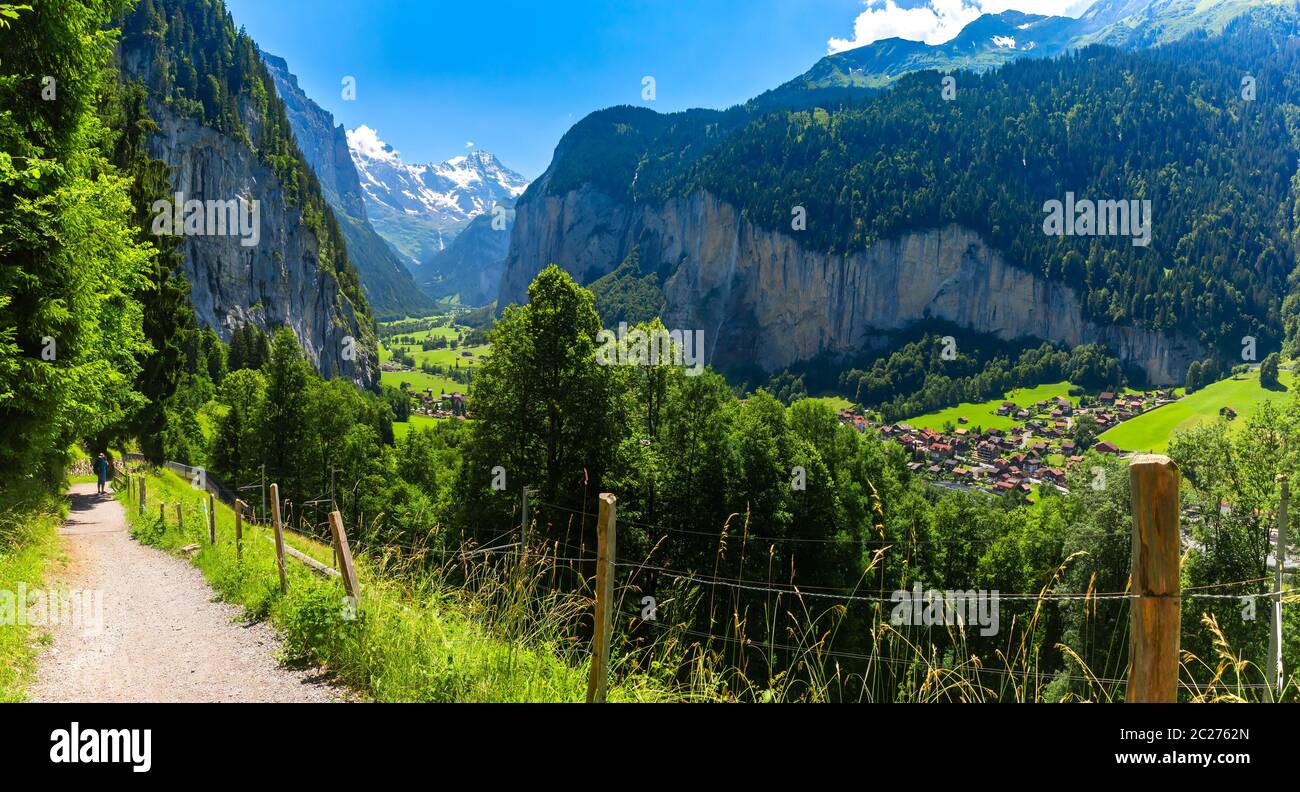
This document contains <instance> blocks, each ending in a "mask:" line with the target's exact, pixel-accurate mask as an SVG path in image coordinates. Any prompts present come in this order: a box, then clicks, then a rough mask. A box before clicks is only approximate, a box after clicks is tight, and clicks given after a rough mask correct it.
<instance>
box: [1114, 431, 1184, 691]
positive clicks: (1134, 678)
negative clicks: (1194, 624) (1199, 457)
mask: <svg viewBox="0 0 1300 792" xmlns="http://www.w3.org/2000/svg"><path fill="white" fill-rule="evenodd" d="M1128 470H1129V484H1130V487H1131V490H1132V492H1131V497H1132V501H1133V562H1132V570H1131V572H1130V576H1131V577H1130V579H1131V591H1132V593H1133V594H1136V595H1137V598H1136V599H1134V600H1131V602H1132V608H1131V614H1132V615H1131V620H1130V624H1129V661H1128V662H1129V675H1128V695H1127V696H1126V697H1125V700H1126V701H1129V702H1143V703H1172V702H1176V701H1177V700H1178V646H1179V637H1180V631H1181V605H1182V599H1181V589H1180V584H1179V580H1178V572H1179V569H1178V566H1179V548H1180V540H1181V536H1180V535H1179V528H1178V523H1179V503H1178V478H1179V477H1178V467H1177V466H1176V465H1174V463H1173V461H1171V460H1170V459H1169V457H1166V456H1160V455H1156V454H1145V455H1142V456H1137V457H1134V458H1133V460H1132V461H1130V462H1129V468H1128Z"/></svg>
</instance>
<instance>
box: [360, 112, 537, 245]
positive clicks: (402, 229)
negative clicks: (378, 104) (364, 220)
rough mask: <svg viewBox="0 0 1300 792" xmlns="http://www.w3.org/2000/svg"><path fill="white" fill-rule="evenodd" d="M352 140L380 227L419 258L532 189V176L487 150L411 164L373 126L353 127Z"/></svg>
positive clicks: (390, 239)
mask: <svg viewBox="0 0 1300 792" xmlns="http://www.w3.org/2000/svg"><path fill="white" fill-rule="evenodd" d="M347 139H348V149H349V150H350V151H351V153H352V161H353V162H354V163H355V164H356V167H357V174H358V175H359V176H360V178H361V188H362V192H363V194H364V196H365V201H366V208H367V209H368V211H369V213H370V215H371V218H372V222H373V223H374V226H375V228H376V230H378V231H379V233H380V234H381V235H383V236H384V238H385V239H387V240H388V242H389V243H390V244H392V245H393V246H394V247H395V248H397V250H398V251H399V252H401V253H402V254H404V255H405V256H406V257H408V258H409V259H411V260H413V261H415V262H420V261H423V260H425V259H427V257H428V256H429V255H430V254H431V253H433V252H436V251H438V250H441V249H443V248H444V247H445V246H446V245H447V243H448V242H450V240H451V239H452V238H453V237H455V235H456V234H457V233H459V232H460V230H461V229H463V228H464V227H465V226H466V225H468V224H469V222H470V221H471V220H473V219H474V218H475V217H478V216H479V215H481V214H483V213H485V212H489V211H491V209H492V206H493V204H494V203H496V202H497V201H498V200H502V199H511V200H512V199H514V198H518V197H519V196H520V195H522V194H523V192H524V190H525V189H527V188H528V180H527V179H525V178H524V177H523V176H520V175H519V174H518V173H516V172H514V171H512V170H510V169H509V168H507V167H506V166H504V165H502V164H501V161H500V160H498V159H497V158H496V157H495V156H493V155H492V154H491V153H490V152H487V151H482V150H476V151H472V152H470V153H469V154H466V155H462V156H458V157H452V158H451V159H449V160H447V161H446V162H441V163H430V164H424V165H410V164H407V163H405V162H403V161H402V158H401V155H400V154H399V153H398V152H397V151H396V150H395V149H394V148H393V147H392V146H390V145H388V144H387V143H385V142H384V141H383V140H382V139H381V138H380V137H379V133H378V132H377V131H376V130H374V129H372V128H370V127H368V126H364V125H362V126H359V127H357V128H356V129H353V130H349V131H348V133H347ZM512 202H513V200H512Z"/></svg>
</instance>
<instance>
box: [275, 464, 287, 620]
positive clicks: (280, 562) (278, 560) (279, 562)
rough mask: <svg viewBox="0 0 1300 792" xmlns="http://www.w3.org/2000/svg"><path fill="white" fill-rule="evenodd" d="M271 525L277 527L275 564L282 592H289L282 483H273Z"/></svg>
mask: <svg viewBox="0 0 1300 792" xmlns="http://www.w3.org/2000/svg"><path fill="white" fill-rule="evenodd" d="M271 525H272V526H273V527H274V529H275V565H276V568H277V569H279V570H280V593H281V594H288V593H289V578H288V577H286V576H285V571H284V530H283V529H282V528H281V527H280V485H279V484H272V485H271Z"/></svg>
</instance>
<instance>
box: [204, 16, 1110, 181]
mask: <svg viewBox="0 0 1300 792" xmlns="http://www.w3.org/2000/svg"><path fill="white" fill-rule="evenodd" d="M1084 2H1086V0H1084ZM1072 3H1073V4H1074V5H1078V4H1079V3H1080V0H868V2H863V0H689V1H682V2H679V1H678V0H618V1H617V2H604V1H602V0H531V1H529V2H525V1H523V0H477V1H476V2H447V0H365V2H358V0H311V1H310V2H305V1H304V0H274V1H273V2H268V0H226V5H227V6H228V7H229V9H230V12H231V14H232V15H233V16H234V19H235V24H236V25H240V26H243V27H245V28H246V29H247V30H248V32H249V34H250V35H251V36H252V37H253V39H254V40H255V41H257V43H258V44H259V45H260V46H261V47H262V48H263V49H265V50H267V51H268V52H272V53H275V54H277V55H280V56H282V57H284V58H285V59H286V60H287V61H288V62H289V68H290V69H291V70H292V71H293V72H294V73H295V74H296V75H298V79H299V82H300V83H301V85H302V86H303V88H304V90H306V92H307V94H308V95H309V96H311V97H312V98H313V99H315V100H316V101H317V103H319V104H320V105H321V106H322V107H324V108H326V109H327V110H329V111H331V112H333V113H334V116H335V119H336V120H337V121H338V122H339V123H342V124H345V125H346V126H347V127H348V128H349V129H352V128H355V127H357V126H360V125H362V124H365V125H367V126H370V127H372V128H374V129H375V130H377V131H378V133H379V135H380V137H382V138H383V139H384V140H385V141H386V142H388V143H389V144H391V145H392V146H393V147H394V148H396V149H397V150H398V151H399V152H401V155H402V158H403V159H404V160H405V161H407V162H411V163H420V162H432V161H442V160H445V159H448V158H450V157H453V156H456V155H458V154H463V153H465V152H466V151H467V150H468V146H467V143H470V142H472V143H473V144H474V146H475V147H476V148H481V149H487V150H490V151H492V152H493V153H495V154H496V155H497V156H499V157H500V158H501V160H502V162H504V163H505V164H506V165H507V166H509V167H511V168H513V169H515V170H517V171H519V172H520V173H522V174H524V175H525V176H527V177H529V178H536V177H537V176H539V175H541V172H542V171H543V170H545V169H546V166H547V165H548V164H549V163H550V159H551V152H552V151H553V150H554V148H555V144H556V143H557V142H558V141H559V139H560V137H561V136H562V135H563V134H564V132H565V131H566V130H568V128H569V127H570V126H572V125H573V124H574V123H575V122H577V121H578V120H580V119H581V118H582V117H583V116H585V115H587V114H588V113H590V112H592V111H593V110H597V109H600V108H602V107H608V106H611V105H615V104H642V103H643V101H642V99H641V80H642V77H644V76H646V75H651V76H653V77H654V78H655V80H656V87H657V94H658V96H657V98H656V100H655V101H654V102H649V103H645V104H647V105H648V106H649V107H652V108H654V109H656V110H660V111H662V112H671V111H674V110H681V109H685V108H688V107H726V106H729V105H732V104H736V103H738V102H742V101H745V100H746V99H749V98H751V97H753V96H756V95H758V94H760V93H762V92H763V91H765V90H767V89H768V88H772V87H775V86H777V85H779V84H781V83H783V82H785V81H786V80H789V79H791V78H792V77H795V76H797V75H799V74H801V73H802V72H804V71H805V70H807V69H808V67H810V66H812V64H813V63H815V62H816V61H817V59H818V58H820V57H822V56H823V55H825V54H826V53H827V52H828V51H829V50H830V49H832V48H834V49H842V48H844V47H847V46H857V45H860V44H862V43H866V42H867V41H870V40H871V39H873V38H879V37H884V36H886V35H903V36H905V37H907V38H917V39H934V38H939V39H943V37H944V36H948V33H947V31H948V29H949V28H952V27H953V26H954V25H957V29H958V30H959V29H960V24H964V23H963V22H961V20H962V19H965V18H966V17H971V18H973V15H975V14H978V13H979V10H980V7H981V6H993V5H996V6H998V7H997V8H994V9H988V8H985V9H984V10H1004V9H1005V8H1007V7H1015V8H1019V9H1020V10H1024V11H1040V12H1041V11H1048V10H1051V11H1057V10H1059V9H1058V8H1057V7H1064V6H1069V5H1071V4H1072ZM1046 7H1051V8H1050V9H1049V8H1046ZM358 8H364V9H365V11H364V13H363V12H360V11H358ZM955 32H956V31H955V30H954V31H953V35H955ZM948 37H951V36H948ZM833 39H834V40H836V41H835V42H834V43H832V40H833ZM346 76H352V77H355V79H356V100H355V101H344V100H343V99H342V97H341V90H342V85H341V81H342V80H343V79H344V77H346Z"/></svg>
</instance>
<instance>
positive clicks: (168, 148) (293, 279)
mask: <svg viewBox="0 0 1300 792" xmlns="http://www.w3.org/2000/svg"><path fill="white" fill-rule="evenodd" d="M121 26H122V36H121V44H120V48H119V52H120V62H121V66H122V78H123V79H124V80H126V81H139V82H141V83H143V84H144V85H145V86H146V87H147V90H148V95H149V101H148V107H149V110H150V114H151V115H152V116H153V120H154V121H155V122H156V123H157V126H158V130H157V131H156V132H155V133H154V134H153V135H151V136H150V139H149V145H150V151H151V154H152V155H153V156H154V157H156V158H158V159H160V160H162V161H163V162H165V163H166V164H167V165H169V166H170V167H171V169H172V171H171V187H172V188H173V190H174V191H175V192H178V193H181V194H182V195H183V197H184V200H187V201H188V200H192V199H197V200H203V201H230V200H235V199H242V200H244V201H245V202H251V201H257V202H258V204H259V206H260V218H259V223H258V225H259V228H258V233H257V236H256V238H255V239H254V240H253V241H254V244H251V245H249V244H247V242H248V241H249V239H248V238H243V239H241V238H236V237H235V236H232V235H213V234H207V235H193V234H186V235H185V237H184V239H183V247H182V251H183V255H184V262H185V274H186V275H187V276H188V278H189V282H190V285H191V299H192V301H193V304H194V308H195V311H196V313H197V315H198V318H199V321H200V322H201V323H203V324H205V325H208V326H211V327H214V328H216V330H217V332H218V333H219V334H220V335H221V337H222V338H224V339H228V338H229V337H230V335H231V333H232V332H233V331H234V329H235V328H236V327H238V326H240V325H243V324H246V323H252V324H254V325H257V326H258V327H260V328H263V329H267V328H274V327H276V326H278V325H281V324H287V325H289V326H290V327H292V328H293V330H294V332H295V334H296V335H297V337H298V339H299V341H300V343H301V344H302V346H303V348H304V350H305V351H306V352H307V355H308V357H309V359H310V360H311V362H312V363H313V365H315V366H316V368H317V369H318V370H320V371H321V372H322V373H323V374H324V375H326V376H331V377H332V376H345V377H347V378H349V379H352V380H354V381H356V382H358V383H360V384H362V385H365V386H367V387H372V386H374V384H375V382H377V379H378V357H377V353H376V351H375V350H376V343H375V330H374V320H373V319H372V317H371V315H370V309H369V307H368V305H367V302H366V299H365V296H364V294H363V293H362V288H361V283H360V281H359V279H358V277H357V273H356V270H355V269H354V268H353V266H352V264H351V262H350V261H349V259H348V255H347V247H346V241H345V238H344V235H343V232H342V230H341V229H340V227H339V224H338V222H337V221H336V220H335V218H334V215H333V213H332V212H331V211H330V208H329V206H328V204H327V203H326V201H325V198H324V197H323V195H322V191H321V186H320V183H319V181H318V179H317V177H316V174H315V173H314V172H313V171H312V169H311V167H310V165H308V163H307V161H306V159H305V158H304V157H303V154H302V152H301V150H300V149H299V147H298V144H297V142H296V140H295V138H294V135H293V131H292V129H291V127H290V124H289V121H288V119H287V117H286V113H285V107H284V103H283V102H282V101H281V100H280V98H279V97H278V96H277V94H276V88H275V83H274V81H273V79H272V77H271V75H270V74H269V72H268V71H267V68H266V66H265V64H264V63H263V62H262V60H261V58H260V57H259V55H258V51H257V47H256V45H255V44H254V43H253V41H252V40H251V39H250V38H249V37H248V36H247V35H246V34H244V33H243V32H241V31H237V30H236V29H235V25H234V22H233V20H232V19H231V17H230V15H229V14H228V13H227V12H226V9H225V6H224V4H223V3H221V2H220V1H219V0H141V2H139V3H138V4H137V5H136V6H135V8H134V10H132V11H131V12H130V13H129V14H127V16H126V17H125V19H124V20H123V21H122V23H121ZM349 339H350V340H349Z"/></svg>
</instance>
